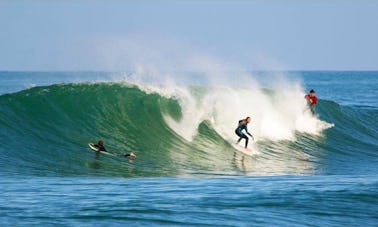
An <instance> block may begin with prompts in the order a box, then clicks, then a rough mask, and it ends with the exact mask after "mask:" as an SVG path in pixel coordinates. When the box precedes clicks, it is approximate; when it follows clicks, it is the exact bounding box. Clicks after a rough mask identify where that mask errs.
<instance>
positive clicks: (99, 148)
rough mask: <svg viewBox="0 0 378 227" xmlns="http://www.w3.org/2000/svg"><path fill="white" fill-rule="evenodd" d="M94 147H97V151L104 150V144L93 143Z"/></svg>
mask: <svg viewBox="0 0 378 227" xmlns="http://www.w3.org/2000/svg"><path fill="white" fill-rule="evenodd" d="M94 147H95V148H97V149H98V151H106V149H105V147H104V145H98V144H94Z"/></svg>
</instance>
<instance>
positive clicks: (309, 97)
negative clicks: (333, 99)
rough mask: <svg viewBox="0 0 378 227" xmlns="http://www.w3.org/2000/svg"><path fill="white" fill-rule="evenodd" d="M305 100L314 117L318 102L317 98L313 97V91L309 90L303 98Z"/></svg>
mask: <svg viewBox="0 0 378 227" xmlns="http://www.w3.org/2000/svg"><path fill="white" fill-rule="evenodd" d="M305 99H306V100H307V104H308V106H309V107H310V110H311V113H312V114H313V115H315V104H316V102H317V101H318V98H316V96H315V91H314V90H311V91H310V93H309V94H308V95H306V96H305Z"/></svg>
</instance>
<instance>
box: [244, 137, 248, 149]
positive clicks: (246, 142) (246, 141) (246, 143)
mask: <svg viewBox="0 0 378 227" xmlns="http://www.w3.org/2000/svg"><path fill="white" fill-rule="evenodd" d="M244 139H245V149H247V147H248V140H249V139H248V137H247V136H246V135H244Z"/></svg>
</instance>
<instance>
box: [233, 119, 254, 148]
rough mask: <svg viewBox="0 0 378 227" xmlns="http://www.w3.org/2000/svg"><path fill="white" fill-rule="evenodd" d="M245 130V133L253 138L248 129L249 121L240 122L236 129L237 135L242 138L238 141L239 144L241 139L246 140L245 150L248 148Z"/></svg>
mask: <svg viewBox="0 0 378 227" xmlns="http://www.w3.org/2000/svg"><path fill="white" fill-rule="evenodd" d="M243 130H245V132H246V133H247V134H248V135H250V136H252V135H251V133H249V132H248V129H247V121H246V120H240V121H239V125H238V127H237V128H236V129H235V133H236V135H238V136H239V137H240V138H239V139H238V143H239V142H240V140H241V139H245V148H247V147H248V140H249V139H248V136H246V135H245V134H244V133H243V132H242V131H243Z"/></svg>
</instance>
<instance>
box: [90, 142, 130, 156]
mask: <svg viewBox="0 0 378 227" xmlns="http://www.w3.org/2000/svg"><path fill="white" fill-rule="evenodd" d="M88 146H89V148H90V149H91V150H92V151H94V152H99V153H101V154H106V155H109V156H113V157H124V156H125V154H113V153H109V152H106V151H99V150H98V148H97V147H95V145H94V144H93V143H88ZM130 153H132V154H134V156H131V157H130V158H136V154H135V153H134V152H130Z"/></svg>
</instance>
